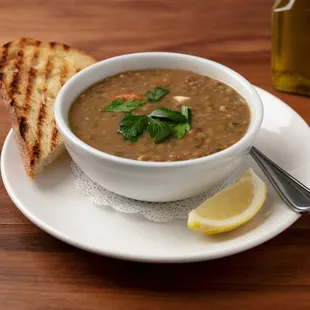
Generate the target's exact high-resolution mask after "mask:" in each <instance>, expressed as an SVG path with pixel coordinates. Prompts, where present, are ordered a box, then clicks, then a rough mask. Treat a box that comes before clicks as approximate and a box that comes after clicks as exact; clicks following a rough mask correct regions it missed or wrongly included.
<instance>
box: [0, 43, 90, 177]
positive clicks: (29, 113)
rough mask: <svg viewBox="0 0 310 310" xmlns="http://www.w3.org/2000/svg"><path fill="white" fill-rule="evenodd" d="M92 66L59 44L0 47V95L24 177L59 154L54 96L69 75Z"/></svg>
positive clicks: (61, 147)
mask: <svg viewBox="0 0 310 310" xmlns="http://www.w3.org/2000/svg"><path fill="white" fill-rule="evenodd" d="M26 49H27V50H26ZM29 50H31V54H29V53H30V52H29ZM95 62H96V61H95V59H94V58H92V57H91V56H89V55H87V54H86V53H84V52H80V51H78V50H76V49H73V48H71V47H69V46H67V45H65V44H61V43H56V42H49V43H43V42H41V41H37V40H34V39H30V38H22V39H18V40H14V41H11V42H8V43H6V44H4V45H3V46H2V47H1V48H0V96H1V98H2V100H3V103H4V104H5V106H6V107H7V110H8V114H9V118H10V121H11V123H12V128H13V130H14V135H15V138H16V141H17V144H18V147H19V149H20V152H21V154H22V157H23V160H24V166H25V170H26V173H27V175H28V176H30V177H34V176H35V175H36V174H38V173H39V172H41V171H42V170H43V169H44V167H45V166H46V165H48V164H50V163H52V162H53V161H54V160H56V159H57V158H58V157H59V156H60V155H61V153H62V152H63V151H64V150H65V148H64V145H63V142H62V139H61V137H60V135H59V132H58V130H57V128H56V124H55V120H54V113H53V105H54V101H55V98H56V95H57V93H58V92H59V90H60V88H61V87H62V85H63V84H64V83H65V82H66V81H67V80H68V79H69V78H70V77H71V76H72V75H74V74H75V73H77V72H78V71H80V70H81V69H83V68H85V67H87V66H89V65H91V64H93V63H95ZM29 64H30V65H29ZM37 80H39V82H37ZM36 83H37V84H36Z"/></svg>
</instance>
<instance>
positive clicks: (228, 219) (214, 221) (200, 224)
mask: <svg viewBox="0 0 310 310" xmlns="http://www.w3.org/2000/svg"><path fill="white" fill-rule="evenodd" d="M266 196H267V185H266V184H265V183H264V182H263V181H262V180H261V179H260V178H259V177H258V176H257V175H256V174H255V172H254V171H253V170H252V169H248V170H246V171H245V172H244V173H243V174H242V175H241V176H240V177H239V178H238V180H237V181H236V182H235V183H234V184H232V185H231V186H229V187H227V188H225V189H223V190H221V191H220V192H218V193H217V194H216V195H214V196H213V197H211V198H209V199H207V200H206V201H205V202H203V203H202V204H201V205H200V206H199V207H198V208H197V209H195V210H193V211H191V212H190V213H189V217H188V222H187V226H188V228H189V229H191V230H194V231H197V232H201V233H204V234H220V233H223V232H227V231H230V230H233V229H235V228H237V227H239V226H241V225H242V224H244V223H246V222H247V221H249V220H250V219H251V218H252V217H253V216H254V215H255V214H256V213H257V212H258V211H259V210H260V208H261V207H262V206H263V204H264V201H265V200H266Z"/></svg>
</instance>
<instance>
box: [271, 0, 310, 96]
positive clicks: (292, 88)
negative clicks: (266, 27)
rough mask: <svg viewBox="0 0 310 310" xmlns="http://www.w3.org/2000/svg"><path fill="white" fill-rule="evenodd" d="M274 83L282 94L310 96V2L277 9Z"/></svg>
mask: <svg viewBox="0 0 310 310" xmlns="http://www.w3.org/2000/svg"><path fill="white" fill-rule="evenodd" d="M272 81H273V85H274V87H275V88H277V89H279V90H281V91H286V92H292V93H299V94H303V95H308V96H310V0H277V1H276V2H275V4H274V6H273V38H272Z"/></svg>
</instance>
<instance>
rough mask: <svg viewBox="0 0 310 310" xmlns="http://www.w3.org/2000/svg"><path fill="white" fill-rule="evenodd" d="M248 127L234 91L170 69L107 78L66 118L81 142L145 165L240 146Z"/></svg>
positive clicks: (247, 116) (77, 102)
mask: <svg viewBox="0 0 310 310" xmlns="http://www.w3.org/2000/svg"><path fill="white" fill-rule="evenodd" d="M155 110H156V111H155ZM154 111H155V112H154ZM158 111H160V113H158ZM163 111H164V112H165V113H166V114H165V113H164V114H163ZM174 111H178V112H177V113H176V112H174ZM181 112H182V114H183V116H182V114H181ZM183 112H184V113H183ZM189 112H190V114H189ZM189 115H191V117H190V116H189ZM172 116H173V117H172ZM181 116H182V118H181ZM130 121H135V123H134V125H132V122H130ZM249 123H250V109H249V107H248V105H247V103H246V101H245V99H244V98H243V97H242V96H240V95H239V94H238V93H237V92H236V91H235V90H234V89H232V88H231V87H229V86H228V85H226V84H224V83H222V82H220V81H218V80H215V79H212V78H210V77H207V76H202V75H199V74H196V73H193V72H190V71H183V70H170V69H149V70H141V71H130V72H123V73H121V74H117V75H115V76H112V77H108V78H106V79H104V80H103V81H101V82H99V83H97V84H95V85H93V86H91V87H90V88H88V89H87V90H86V91H84V92H83V93H82V94H81V95H80V96H79V97H78V98H77V99H76V100H75V102H74V103H73V105H72V107H71V109H70V112H69V124H70V127H71V130H72V132H73V133H74V134H75V135H76V136H77V137H78V138H79V139H81V140H82V141H83V142H85V143H87V144H88V145H90V146H92V147H94V148H96V149H98V150H100V151H103V152H106V153H109V154H112V155H116V156H120V157H125V158H130V159H136V160H144V161H178V160H188V159H193V158H199V157H203V156H206V155H210V154H213V153H216V152H219V151H221V150H224V149H226V148H228V147H229V146H231V145H233V144H234V143H236V142H237V141H238V140H240V139H241V138H242V137H243V136H244V134H245V133H246V131H247V129H248V126H249ZM152 126H153V127H152ZM126 139H127V140H126Z"/></svg>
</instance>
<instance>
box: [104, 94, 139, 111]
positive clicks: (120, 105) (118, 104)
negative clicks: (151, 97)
mask: <svg viewBox="0 0 310 310" xmlns="http://www.w3.org/2000/svg"><path fill="white" fill-rule="evenodd" d="M144 104H145V101H143V100H135V99H133V98H132V99H129V100H127V101H124V97H121V98H118V99H116V100H114V101H112V102H111V103H110V104H109V105H108V106H106V107H105V108H103V109H101V110H100V111H101V112H131V111H132V110H134V109H136V108H138V107H141V106H143V105H144Z"/></svg>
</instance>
